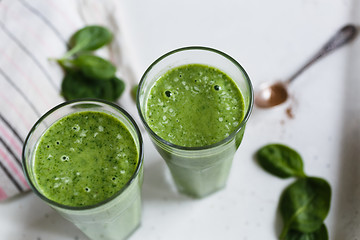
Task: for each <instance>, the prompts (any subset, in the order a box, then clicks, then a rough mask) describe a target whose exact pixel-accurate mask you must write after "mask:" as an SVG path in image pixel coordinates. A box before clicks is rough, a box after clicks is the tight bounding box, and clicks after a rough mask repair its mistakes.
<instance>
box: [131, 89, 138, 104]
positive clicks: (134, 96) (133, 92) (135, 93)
mask: <svg viewBox="0 0 360 240" xmlns="http://www.w3.org/2000/svg"><path fill="white" fill-rule="evenodd" d="M138 88H139V85H135V86H133V87H132V88H131V97H132V98H133V100H134V101H135V102H136V95H137V90H138Z"/></svg>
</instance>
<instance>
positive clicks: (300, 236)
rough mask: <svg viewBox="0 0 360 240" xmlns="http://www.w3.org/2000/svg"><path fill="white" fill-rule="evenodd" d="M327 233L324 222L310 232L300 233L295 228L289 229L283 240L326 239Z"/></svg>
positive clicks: (327, 237)
mask: <svg viewBox="0 0 360 240" xmlns="http://www.w3.org/2000/svg"><path fill="white" fill-rule="evenodd" d="M328 239H329V235H328V231H327V228H326V226H325V224H322V225H321V227H320V228H319V229H318V230H316V231H315V232H312V233H302V232H298V231H295V230H290V231H289V232H288V234H287V235H286V237H285V240H328Z"/></svg>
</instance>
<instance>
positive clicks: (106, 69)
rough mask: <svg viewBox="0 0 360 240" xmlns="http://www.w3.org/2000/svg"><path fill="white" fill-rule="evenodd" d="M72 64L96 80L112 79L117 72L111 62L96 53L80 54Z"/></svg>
mask: <svg viewBox="0 0 360 240" xmlns="http://www.w3.org/2000/svg"><path fill="white" fill-rule="evenodd" d="M72 64H73V65H74V66H75V67H78V68H79V69H80V70H81V71H82V72H83V73H84V75H85V76H87V77H89V78H92V79H94V80H110V79H111V78H113V77H114V76H115V72H116V68H115V66H114V65H113V64H112V63H111V62H109V61H107V60H105V59H103V58H101V57H98V56H94V55H80V56H78V57H77V58H75V59H74V60H73V61H72Z"/></svg>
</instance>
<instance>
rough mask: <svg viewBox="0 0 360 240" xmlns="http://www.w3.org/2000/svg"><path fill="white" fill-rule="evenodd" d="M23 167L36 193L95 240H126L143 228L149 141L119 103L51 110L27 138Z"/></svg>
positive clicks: (89, 103) (78, 103)
mask: <svg viewBox="0 0 360 240" xmlns="http://www.w3.org/2000/svg"><path fill="white" fill-rule="evenodd" d="M23 168H24V172H25V175H26V178H27V180H28V183H29V185H30V186H31V188H32V190H33V191H34V192H35V193H36V195H38V196H39V197H40V198H41V199H42V200H44V201H45V202H46V203H47V204H48V205H50V206H51V207H52V208H53V209H55V210H56V211H57V212H58V213H60V214H61V215H62V216H63V217H65V218H66V219H67V220H69V221H70V222H72V223H74V224H75V225H76V226H77V227H78V228H80V230H82V231H83V232H84V233H85V234H86V235H87V236H88V237H89V238H90V239H93V240H98V239H108V240H115V239H116V240H118V239H125V238H127V237H128V236H129V235H130V234H131V233H132V232H134V231H135V230H136V229H137V228H138V226H139V225H140V220H141V187H142V182H143V141H142V137H141V133H140V131H139V129H138V127H137V125H136V123H135V122H134V120H133V119H132V118H131V116H130V115H129V114H128V113H126V112H125V110H123V109H122V108H120V107H119V106H117V105H115V104H113V103H110V102H107V101H102V100H95V99H82V100H75V101H69V102H65V103H63V104H60V105H58V106H56V107H54V108H53V109H51V110H50V111H49V112H47V113H46V114H45V115H44V116H42V117H41V118H40V119H39V120H38V121H37V122H36V124H35V125H34V127H33V128H32V129H31V131H30V133H29V135H28V136H27V138H26V140H25V144H24V148H23Z"/></svg>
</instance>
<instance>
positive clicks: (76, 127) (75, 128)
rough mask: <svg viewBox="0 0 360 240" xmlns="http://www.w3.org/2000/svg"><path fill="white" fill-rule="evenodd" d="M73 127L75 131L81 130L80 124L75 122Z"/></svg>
mask: <svg viewBox="0 0 360 240" xmlns="http://www.w3.org/2000/svg"><path fill="white" fill-rule="evenodd" d="M72 129H73V130H74V131H75V132H78V131H80V126H79V124H75V125H74V126H73V127H72Z"/></svg>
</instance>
